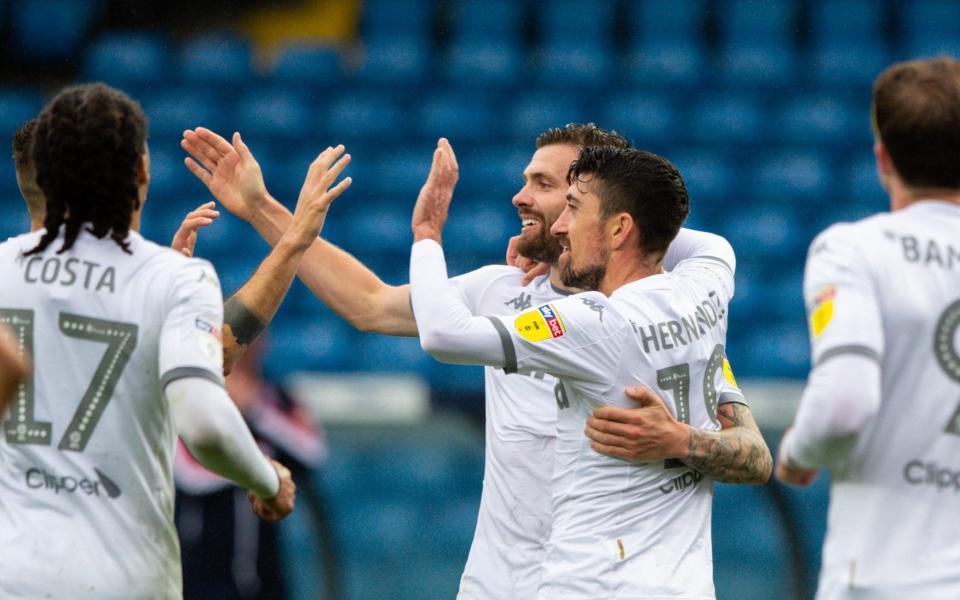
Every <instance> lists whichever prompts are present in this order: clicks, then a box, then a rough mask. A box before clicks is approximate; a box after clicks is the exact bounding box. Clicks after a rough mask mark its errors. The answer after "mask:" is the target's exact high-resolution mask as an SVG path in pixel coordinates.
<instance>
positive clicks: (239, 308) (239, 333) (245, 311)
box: [223, 296, 266, 346]
mask: <svg viewBox="0 0 960 600" xmlns="http://www.w3.org/2000/svg"><path fill="white" fill-rule="evenodd" d="M223 324H224V325H225V326H228V327H230V330H231V332H232V334H233V337H235V338H236V340H237V344H239V345H241V346H246V345H248V344H250V342H252V341H253V340H255V339H257V336H258V335H260V333H261V332H262V331H263V328H264V327H265V326H266V324H265V323H264V322H263V321H261V320H260V318H259V317H258V316H257V315H256V314H254V312H253V311H252V310H250V309H249V308H247V306H246V305H244V303H243V302H241V301H240V300H239V299H238V298H237V297H236V296H233V297H231V298H230V299H229V300H227V301H226V302H224V303H223Z"/></svg>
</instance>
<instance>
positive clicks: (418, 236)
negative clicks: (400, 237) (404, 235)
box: [413, 225, 442, 245]
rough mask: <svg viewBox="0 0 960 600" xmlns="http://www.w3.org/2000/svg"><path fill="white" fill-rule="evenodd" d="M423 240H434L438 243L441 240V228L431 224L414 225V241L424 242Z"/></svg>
mask: <svg viewBox="0 0 960 600" xmlns="http://www.w3.org/2000/svg"><path fill="white" fill-rule="evenodd" d="M423 240H433V241H435V242H436V243H438V244H441V245H442V243H441V242H440V230H439V229H437V228H435V227H433V226H429V225H417V226H414V227H413V242H414V243H417V242H422V241H423Z"/></svg>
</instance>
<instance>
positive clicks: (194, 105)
mask: <svg viewBox="0 0 960 600" xmlns="http://www.w3.org/2000/svg"><path fill="white" fill-rule="evenodd" d="M141 102H142V104H143V110H144V112H145V113H146V114H147V117H148V118H149V119H150V136H151V137H152V138H153V137H159V138H163V139H167V140H179V139H180V138H181V137H182V135H183V131H184V130H185V129H193V128H196V127H199V126H203V127H206V128H207V129H212V130H213V131H216V132H217V133H219V134H221V135H224V136H229V134H230V132H228V131H227V130H226V127H227V126H228V125H232V123H231V122H230V121H231V120H230V119H229V118H228V115H226V114H225V112H224V111H223V108H222V106H223V105H222V104H221V102H220V98H219V97H218V96H217V95H216V94H214V93H212V92H211V91H209V90H204V89H201V88H199V87H197V88H165V89H164V90H163V91H161V92H155V93H150V94H144V96H143V98H142V99H141Z"/></svg>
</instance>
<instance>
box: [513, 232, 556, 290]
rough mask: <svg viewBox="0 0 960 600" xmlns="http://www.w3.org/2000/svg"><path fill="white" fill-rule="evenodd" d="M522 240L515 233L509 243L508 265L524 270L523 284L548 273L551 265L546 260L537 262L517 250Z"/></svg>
mask: <svg viewBox="0 0 960 600" xmlns="http://www.w3.org/2000/svg"><path fill="white" fill-rule="evenodd" d="M519 242H520V236H519V235H515V236H513V237H512V238H510V241H509V242H508V243H507V265H509V266H511V267H517V268H518V269H520V270H521V271H523V285H527V284H529V283H530V282H531V281H533V280H534V279H536V278H537V277H539V276H540V275H546V274H547V273H549V272H550V265H549V264H548V263H544V262H537V261H535V260H532V259H529V258H527V257H526V256H522V255H521V254H520V253H519V252H517V244H518V243H519Z"/></svg>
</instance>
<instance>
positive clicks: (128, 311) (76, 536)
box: [0, 231, 223, 599]
mask: <svg viewBox="0 0 960 600" xmlns="http://www.w3.org/2000/svg"><path fill="white" fill-rule="evenodd" d="M41 233H42V232H35V233H31V234H27V235H22V236H19V237H15V238H12V239H10V240H7V241H6V242H4V243H3V244H0V281H3V282H4V283H3V286H2V287H0V322H2V323H4V324H6V325H8V326H9V327H11V328H12V329H13V331H14V332H15V334H16V335H17V337H18V339H19V342H20V347H21V349H22V350H23V351H25V352H29V353H30V355H31V356H32V358H33V366H34V370H33V375H32V378H31V379H30V380H29V381H28V382H27V383H26V384H25V385H23V386H21V388H20V390H19V392H18V395H17V397H16V399H15V400H14V402H13V404H12V406H11V408H10V411H9V414H8V415H7V416H6V419H5V420H4V422H3V440H2V441H0V548H3V552H2V557H3V558H2V559H0V596H2V597H4V598H49V597H52V598H84V597H88V598H111V599H113V598H115V599H120V598H176V597H180V596H181V594H182V592H181V588H182V584H181V575H180V552H179V544H178V542H177V536H176V531H175V529H174V525H173V498H174V486H173V473H172V460H173V451H174V443H175V439H176V433H175V431H174V427H173V422H172V418H171V415H170V411H169V408H168V405H167V402H166V399H165V398H164V396H163V386H164V385H165V384H166V383H168V382H169V381H172V380H174V379H177V378H180V377H198V376H199V377H205V378H208V379H211V380H214V381H218V382H222V374H221V370H222V364H223V350H222V344H221V341H220V328H221V326H222V321H223V303H222V302H223V301H222V297H221V293H220V284H219V282H218V280H217V278H216V274H215V273H214V271H213V268H212V267H211V266H210V265H209V264H208V263H206V262H205V261H201V260H198V259H188V258H186V257H184V256H182V255H180V254H178V253H176V252H174V251H172V250H170V249H169V248H163V247H160V246H158V245H156V244H154V243H152V242H149V241H147V240H145V239H144V238H143V237H141V236H140V235H139V234H137V233H131V234H130V236H129V238H128V240H127V241H128V242H129V244H130V246H129V247H130V251H131V253H130V254H128V253H126V252H124V251H123V250H122V249H121V248H120V246H119V245H118V244H116V243H115V242H114V241H113V240H111V239H109V238H107V239H102V240H101V239H97V238H95V237H94V236H93V235H92V234H90V233H88V232H87V231H83V232H81V234H80V236H79V239H77V241H76V243H75V244H74V246H73V248H71V249H70V250H69V251H67V252H64V253H61V254H58V253H57V249H59V248H60V246H61V244H62V239H63V238H62V235H61V237H60V238H59V239H57V240H56V241H54V242H53V244H52V245H51V246H50V247H49V248H48V249H47V250H46V251H44V252H43V253H41V254H37V255H33V256H28V257H24V256H22V252H23V251H25V250H29V249H30V248H32V247H34V246H35V245H36V244H37V242H38V241H39V239H40V235H41Z"/></svg>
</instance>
